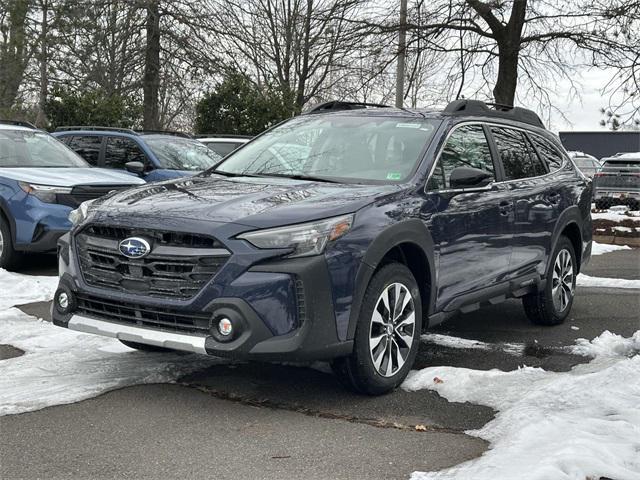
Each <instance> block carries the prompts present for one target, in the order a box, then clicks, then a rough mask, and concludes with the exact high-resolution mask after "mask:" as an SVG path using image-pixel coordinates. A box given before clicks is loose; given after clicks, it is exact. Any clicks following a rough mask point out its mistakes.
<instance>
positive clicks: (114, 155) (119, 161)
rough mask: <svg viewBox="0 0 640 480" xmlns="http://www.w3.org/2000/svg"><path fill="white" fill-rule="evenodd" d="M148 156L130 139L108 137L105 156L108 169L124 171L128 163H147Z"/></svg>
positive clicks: (105, 164)
mask: <svg viewBox="0 0 640 480" xmlns="http://www.w3.org/2000/svg"><path fill="white" fill-rule="evenodd" d="M146 160H147V158H146V156H145V154H144V152H143V151H142V150H141V149H140V147H139V146H138V144H137V143H136V142H134V141H133V140H131V139H130V138H124V137H108V138H107V146H106V150H105V155H104V166H105V167H106V168H120V169H124V165H125V164H126V163H127V162H141V163H146Z"/></svg>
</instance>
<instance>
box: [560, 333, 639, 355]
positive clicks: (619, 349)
mask: <svg viewBox="0 0 640 480" xmlns="http://www.w3.org/2000/svg"><path fill="white" fill-rule="evenodd" d="M571 352H572V353H574V354H576V355H582V356H584V357H594V358H596V357H632V356H633V355H638V354H639V353H640V330H638V331H637V332H636V333H634V334H633V336H632V337H631V338H624V337H623V336H621V335H618V334H615V333H611V332H610V331H609V330H605V331H604V332H602V333H601V334H600V336H599V337H596V338H594V339H593V340H591V341H589V340H587V339H586V338H579V339H577V340H576V345H575V346H573V347H572V349H571Z"/></svg>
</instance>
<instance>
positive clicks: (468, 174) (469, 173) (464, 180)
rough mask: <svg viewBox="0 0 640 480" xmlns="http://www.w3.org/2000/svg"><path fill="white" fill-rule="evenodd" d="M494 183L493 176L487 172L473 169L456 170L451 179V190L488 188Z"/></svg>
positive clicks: (460, 168) (459, 168) (458, 168)
mask: <svg viewBox="0 0 640 480" xmlns="http://www.w3.org/2000/svg"><path fill="white" fill-rule="evenodd" d="M491 182H493V175H492V174H491V173H489V172H487V171H485V170H480V169H479V168H471V167H457V168H454V169H453V171H452V172H451V176H450V177H449V185H450V187H451V188H479V187H486V186H487V185H489V184H490V183H491Z"/></svg>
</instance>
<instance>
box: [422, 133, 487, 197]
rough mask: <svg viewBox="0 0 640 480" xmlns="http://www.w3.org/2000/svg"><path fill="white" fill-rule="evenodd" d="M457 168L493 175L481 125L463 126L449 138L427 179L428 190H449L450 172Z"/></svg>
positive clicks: (485, 138)
mask: <svg viewBox="0 0 640 480" xmlns="http://www.w3.org/2000/svg"><path fill="white" fill-rule="evenodd" d="M457 167H472V168H477V169H480V170H484V171H485V172H488V173H490V174H491V175H493V177H494V179H495V173H494V168H493V161H492V159H491V150H489V144H488V143H487V137H486V136H485V134H484V129H483V128H482V126H481V125H465V126H463V127H460V128H457V129H456V130H454V132H453V133H452V134H451V135H450V136H449V139H448V140H447V143H446V144H445V146H444V148H443V150H442V153H441V154H440V158H439V160H438V163H437V165H436V168H435V169H434V172H433V175H432V176H431V178H430V179H429V184H428V188H429V190H445V189H448V188H451V185H450V184H449V179H450V177H451V172H452V171H453V170H454V169H455V168H457Z"/></svg>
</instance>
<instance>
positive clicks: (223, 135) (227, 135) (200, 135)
mask: <svg viewBox="0 0 640 480" xmlns="http://www.w3.org/2000/svg"><path fill="white" fill-rule="evenodd" d="M194 138H240V139H243V138H246V139H250V138H253V136H252V135H238V134H235V133H198V134H197V135H195V136H194Z"/></svg>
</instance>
